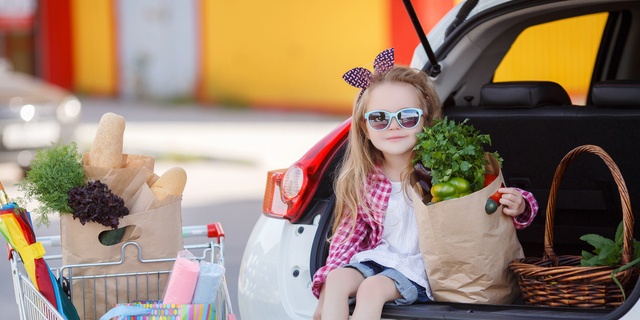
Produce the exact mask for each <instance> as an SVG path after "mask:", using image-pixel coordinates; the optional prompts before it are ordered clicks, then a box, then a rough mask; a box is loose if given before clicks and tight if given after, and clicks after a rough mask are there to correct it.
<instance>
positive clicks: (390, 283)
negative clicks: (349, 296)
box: [351, 275, 402, 320]
mask: <svg viewBox="0 0 640 320" xmlns="http://www.w3.org/2000/svg"><path fill="white" fill-rule="evenodd" d="M400 298H402V295H400V292H399V291H398V288H397V287H396V283H395V281H394V280H392V279H391V278H389V277H387V276H384V275H375V276H373V277H369V278H367V279H365V280H364V281H362V283H361V284H360V287H359V288H358V293H357V295H356V308H355V310H354V311H353V315H352V316H351V320H358V319H363V320H364V319H366V320H371V319H380V318H381V314H382V306H383V305H384V304H385V302H389V301H394V300H396V299H400Z"/></svg>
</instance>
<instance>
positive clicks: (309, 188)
mask: <svg viewBox="0 0 640 320" xmlns="http://www.w3.org/2000/svg"><path fill="white" fill-rule="evenodd" d="M350 127H351V119H348V120H347V121H345V122H343V123H342V124H341V125H339V126H338V127H337V128H335V129H334V130H333V131H331V132H330V133H329V134H328V135H327V136H326V137H324V138H323V139H322V140H320V141H319V142H318V143H316V145H315V146H313V148H311V150H309V151H308V152H307V153H306V154H305V155H304V156H303V157H302V158H301V159H300V160H299V161H298V162H296V163H294V164H293V165H292V166H291V167H289V168H288V169H286V170H285V169H281V170H274V171H269V173H268V174H267V188H266V190H265V195H264V202H263V203H262V211H263V212H264V213H265V214H267V215H269V216H274V217H280V218H285V219H287V220H289V221H291V222H295V221H296V220H298V219H299V218H300V216H301V215H302V212H303V211H304V209H305V208H306V206H307V205H308V204H309V201H311V198H312V197H313V195H314V193H315V192H316V190H317V189H318V183H319V182H320V179H321V178H322V176H323V175H324V173H325V171H326V170H327V167H328V166H329V164H330V163H331V160H333V158H334V157H335V155H336V154H337V153H338V151H339V150H340V149H341V148H342V147H343V146H344V144H345V143H346V141H347V137H348V133H349V128H350Z"/></svg>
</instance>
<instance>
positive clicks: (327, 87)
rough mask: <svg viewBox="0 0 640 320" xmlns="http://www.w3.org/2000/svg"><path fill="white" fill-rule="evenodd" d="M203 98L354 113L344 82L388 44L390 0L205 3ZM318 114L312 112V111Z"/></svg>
mask: <svg viewBox="0 0 640 320" xmlns="http://www.w3.org/2000/svg"><path fill="white" fill-rule="evenodd" d="M201 6H202V8H201V9H202V16H201V19H202V23H201V25H202V28H203V30H202V46H203V48H202V49H203V50H202V54H203V57H202V64H203V70H202V75H201V76H202V79H201V90H203V91H202V92H201V96H203V98H204V99H205V100H210V101H213V102H218V103H231V104H253V105H258V106H283V107H286V108H303V107H305V108H306V109H309V106H314V105H315V106H318V108H322V109H323V110H327V111H341V112H349V111H350V109H351V104H352V102H353V98H354V97H355V95H356V94H357V92H358V90H357V89H356V88H353V87H351V86H349V85H347V84H346V83H345V82H344V81H343V80H342V78H341V76H342V74H344V72H346V71H347V70H349V69H351V68H353V67H356V66H363V67H366V68H368V69H372V63H373V59H374V58H375V55H376V54H378V53H379V52H380V51H382V50H384V49H386V48H387V46H388V44H389V43H390V40H389V38H390V31H389V30H390V26H389V23H390V22H389V19H388V17H387V15H388V11H389V9H388V1H387V0H353V1H351V0H350V1H343V0H326V1H299V0H280V1H263V0H245V1H222V0H203V1H202V2H201ZM312 108H313V107H312Z"/></svg>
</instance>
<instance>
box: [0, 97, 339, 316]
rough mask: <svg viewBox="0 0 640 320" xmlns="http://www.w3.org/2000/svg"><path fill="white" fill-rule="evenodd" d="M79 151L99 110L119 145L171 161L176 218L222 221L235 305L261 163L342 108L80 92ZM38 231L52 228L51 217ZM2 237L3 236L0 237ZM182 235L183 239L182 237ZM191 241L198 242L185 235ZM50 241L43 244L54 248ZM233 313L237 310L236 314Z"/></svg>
mask: <svg viewBox="0 0 640 320" xmlns="http://www.w3.org/2000/svg"><path fill="white" fill-rule="evenodd" d="M81 100H82V103H83V117H82V118H83V123H82V124H81V125H80V126H79V127H78V130H77V136H78V145H79V148H80V151H81V152H82V151H87V150H88V148H89V147H90V145H91V142H92V140H93V137H94V135H95V130H96V127H97V123H98V122H99V120H100V117H101V116H102V115H103V114H104V113H105V112H114V113H117V114H120V115H122V116H124V117H125V119H126V121H127V125H126V129H125V136H124V149H125V150H124V151H125V153H133V154H146V155H153V156H155V157H156V158H157V161H156V168H155V172H156V173H157V174H162V173H163V172H164V171H166V170H167V169H169V168H171V167H174V166H181V167H183V168H185V170H186V171H187V175H188V182H187V186H186V188H185V191H184V196H183V202H182V213H183V225H196V224H206V223H210V222H213V221H220V222H222V224H223V226H224V228H225V232H226V233H227V247H226V250H225V253H226V254H225V255H226V259H227V281H228V283H229V287H230V291H231V292H230V294H231V297H232V301H233V302H234V308H235V310H237V277H238V268H239V266H240V260H241V256H242V251H243V250H244V246H245V244H246V241H247V238H248V236H249V234H250V232H251V228H252V226H253V223H254V222H255V221H256V219H257V218H258V216H259V215H260V212H261V205H262V197H263V195H264V187H265V181H266V174H267V171H268V170H272V169H278V168H286V167H288V166H289V165H291V164H292V163H293V162H294V161H296V160H297V159H299V158H300V157H301V156H302V155H304V153H306V152H307V151H308V150H309V148H311V147H312V146H313V145H314V144H315V143H316V142H317V141H318V140H320V139H321V138H322V137H323V136H325V135H326V134H327V133H329V132H330V131H331V130H332V129H333V128H335V127H336V126H337V125H338V124H340V123H341V122H343V121H344V120H345V119H346V118H347V116H344V115H340V116H335V115H327V114H317V113H295V112H278V111H256V110H250V109H242V110H239V109H225V108H213V107H201V106H196V105H188V104H185V105H163V104H155V103H140V102H127V101H119V100H110V99H105V100H101V99H81ZM20 177H21V175H20V171H19V170H17V168H16V167H15V166H12V165H6V164H5V165H0V179H1V180H2V181H3V183H4V185H5V187H6V188H7V191H8V193H9V195H10V196H13V197H15V196H18V195H20V194H19V192H18V191H17V189H16V187H15V185H14V184H15V182H16V181H17V180H18V179H20ZM51 220H52V225H51V227H49V228H45V227H42V228H39V229H38V230H36V234H37V235H38V236H48V235H56V234H59V222H58V219H57V217H55V216H53V217H51ZM2 241H4V240H2ZM187 242H189V241H187ZM192 242H202V241H201V240H193V241H192ZM57 252H59V251H56V249H50V250H48V253H49V254H51V253H53V254H55V253H57ZM0 282H1V283H2V284H3V285H2V286H1V287H0V292H1V293H2V296H4V297H5V299H3V300H0V309H1V310H3V315H2V317H1V318H2V319H18V314H17V306H16V304H15V300H14V299H13V296H14V295H13V288H12V286H11V285H10V283H11V278H10V270H9V265H8V263H0ZM238 319H239V317H238Z"/></svg>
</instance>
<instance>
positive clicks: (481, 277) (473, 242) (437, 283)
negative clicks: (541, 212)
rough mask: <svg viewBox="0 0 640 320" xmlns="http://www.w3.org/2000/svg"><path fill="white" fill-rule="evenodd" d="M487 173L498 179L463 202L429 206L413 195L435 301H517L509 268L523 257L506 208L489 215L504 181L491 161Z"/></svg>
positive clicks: (486, 302)
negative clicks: (488, 204) (491, 201)
mask: <svg viewBox="0 0 640 320" xmlns="http://www.w3.org/2000/svg"><path fill="white" fill-rule="evenodd" d="M488 157H489V161H490V163H489V164H487V165H486V169H487V170H486V174H496V175H498V178H496V180H495V181H493V182H492V183H491V184H490V185H488V186H487V187H486V188H484V189H482V190H480V191H476V192H474V193H472V194H470V195H467V196H465V197H462V198H459V199H452V200H446V201H442V202H438V203H435V204H430V205H425V204H423V203H422V201H421V198H420V196H419V195H418V194H417V193H415V191H413V195H412V196H413V205H414V208H415V213H416V221H417V224H418V231H419V234H420V252H421V253H422V258H423V260H424V264H425V268H426V271H427V276H428V278H429V285H430V286H431V290H432V291H433V296H434V298H435V300H436V301H447V302H461V303H485V304H509V303H512V302H513V301H514V300H515V299H516V298H517V297H518V296H519V293H520V291H519V288H518V284H517V282H516V279H515V277H514V276H513V274H512V273H511V271H509V268H508V265H509V263H510V262H511V261H512V260H514V259H518V258H523V257H524V253H523V251H522V247H521V245H520V242H519V241H518V238H517V236H516V229H515V226H514V225H513V218H512V217H510V216H507V215H505V214H503V212H502V206H500V207H499V208H498V210H497V211H496V212H494V213H493V214H487V213H486V212H485V204H486V202H487V199H488V198H489V197H490V196H491V195H493V194H494V193H495V192H496V191H497V190H498V188H500V186H501V184H502V183H503V181H504V178H503V176H502V172H501V171H500V165H499V164H498V161H497V160H495V158H493V157H492V156H488Z"/></svg>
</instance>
